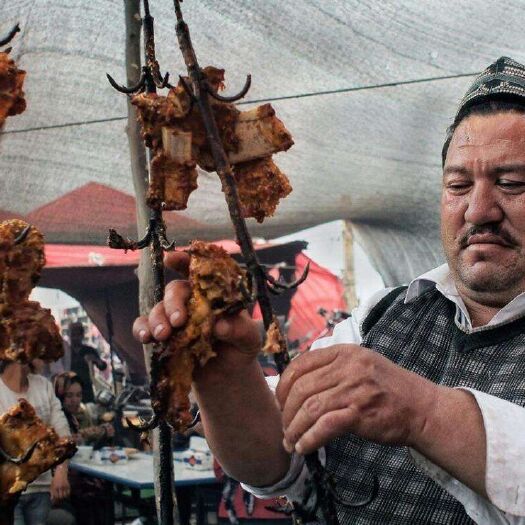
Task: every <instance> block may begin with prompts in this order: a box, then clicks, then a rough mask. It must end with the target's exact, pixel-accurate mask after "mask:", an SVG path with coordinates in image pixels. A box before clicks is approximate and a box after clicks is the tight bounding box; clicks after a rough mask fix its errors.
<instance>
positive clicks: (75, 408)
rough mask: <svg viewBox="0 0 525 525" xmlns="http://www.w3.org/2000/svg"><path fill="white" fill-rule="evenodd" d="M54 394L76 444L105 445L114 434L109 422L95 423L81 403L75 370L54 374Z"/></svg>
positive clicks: (78, 380) (79, 381)
mask: <svg viewBox="0 0 525 525" xmlns="http://www.w3.org/2000/svg"><path fill="white" fill-rule="evenodd" d="M53 382H54V385H55V394H56V396H57V397H58V399H60V402H61V403H62V408H63V409H64V413H65V415H66V418H67V421H68V423H69V428H70V429H71V433H72V435H73V439H75V441H76V443H77V445H94V444H97V445H106V444H108V442H109V441H110V440H111V439H112V438H113V437H114V436H115V429H114V427H113V425H112V424H111V423H102V424H96V423H95V422H94V421H93V417H92V416H91V414H90V412H89V410H88V409H87V408H86V406H85V405H84V404H83V403H82V392H83V385H82V380H81V379H80V377H79V376H78V375H77V374H75V372H64V373H62V374H58V375H56V376H55V378H54V380H53Z"/></svg>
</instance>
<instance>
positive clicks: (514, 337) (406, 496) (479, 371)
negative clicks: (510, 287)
mask: <svg viewBox="0 0 525 525" xmlns="http://www.w3.org/2000/svg"><path fill="white" fill-rule="evenodd" d="M405 290H406V289H405V288H402V289H400V288H398V289H396V290H394V291H393V292H391V293H390V294H388V295H387V296H386V297H385V298H384V299H383V300H382V301H380V302H379V303H378V304H377V305H376V306H375V307H374V308H373V309H372V311H371V312H370V314H369V315H368V316H367V318H366V319H365V321H364V323H363V326H362V333H363V334H364V338H363V343H362V344H363V346H366V347H368V348H373V349H374V350H376V351H377V352H379V353H380V354H382V355H384V356H386V357H388V358H389V359H390V360H391V361H393V362H395V363H397V364H398V365H400V366H402V367H404V368H407V369H409V370H412V371H414V372H416V373H418V374H420V375H421V376H423V377H426V378H428V379H430V380H431V381H434V382H435V383H439V384H442V385H447V386H450V387H457V386H464V387H471V388H474V389H476V390H480V391H482V392H486V393H488V394H492V395H494V396H497V397H500V398H503V399H507V400H508V401H511V402H513V403H516V404H518V405H521V406H525V317H522V318H520V319H517V320H515V321H512V322H510V323H507V324H505V325H503V326H500V327H497V328H493V329H487V330H483V331H480V332H476V333H474V334H471V335H468V334H465V333H464V332H462V331H461V330H460V329H459V328H457V326H456V324H455V322H454V315H455V310H456V307H455V305H454V304H453V303H452V302H451V301H449V300H448V299H446V298H445V297H443V295H441V293H439V292H438V291H437V290H435V288H433V289H431V290H429V291H428V292H426V293H424V294H423V295H421V296H420V297H418V298H417V299H415V300H414V301H412V302H410V303H409V304H406V305H405V304H404V302H403V301H404V298H405V293H404V291H405ZM402 292H403V293H402ZM326 451H327V468H328V470H329V472H330V473H331V474H332V475H333V476H334V477H335V479H336V481H337V488H338V492H339V493H340V495H341V496H343V497H344V498H345V499H347V500H352V499H353V500H356V499H361V498H363V497H366V496H367V495H368V494H370V491H371V488H372V479H373V478H372V475H373V474H375V475H376V476H378V478H379V484H380V488H379V494H378V496H377V498H376V499H375V500H374V501H373V502H372V503H371V504H369V505H368V506H366V507H362V508H349V507H344V506H341V505H337V512H338V517H339V521H340V524H341V525H349V524H352V525H361V524H367V525H368V524H374V525H376V524H381V525H382V524H393V525H396V524H397V525H423V524H443V525H460V524H461V525H463V524H472V523H473V521H472V520H471V519H470V518H469V517H468V516H467V514H466V513H465V511H464V509H463V506H462V505H461V504H460V503H459V502H458V501H456V500H455V499H454V498H452V496H450V495H449V494H448V493H447V492H445V491H444V490H442V489H441V488H440V487H439V486H438V485H437V483H435V482H434V481H432V480H431V479H430V478H428V477H427V476H426V475H425V474H423V473H422V472H421V471H420V470H419V469H418V468H417V467H416V466H415V464H414V462H413V461H412V459H411V458H410V455H409V452H408V450H407V448H406V447H395V446H384V445H376V444H374V443H370V442H368V441H365V440H362V439H360V438H357V437H355V436H353V435H351V434H350V435H347V436H344V437H341V438H338V439H336V440H334V441H332V442H331V443H330V444H329V445H328V446H327V449H326ZM321 522H322V519H321Z"/></svg>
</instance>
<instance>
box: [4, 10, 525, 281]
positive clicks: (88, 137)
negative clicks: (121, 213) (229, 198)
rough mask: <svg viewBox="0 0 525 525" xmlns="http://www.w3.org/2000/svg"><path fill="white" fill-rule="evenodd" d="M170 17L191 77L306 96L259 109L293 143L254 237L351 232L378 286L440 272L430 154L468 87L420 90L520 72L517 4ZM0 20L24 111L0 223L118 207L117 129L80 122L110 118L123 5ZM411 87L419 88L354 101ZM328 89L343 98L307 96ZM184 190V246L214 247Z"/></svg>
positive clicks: (163, 46)
mask: <svg viewBox="0 0 525 525" xmlns="http://www.w3.org/2000/svg"><path fill="white" fill-rule="evenodd" d="M150 5H151V10H152V14H153V16H154V17H155V19H156V35H157V50H158V57H159V60H160V63H161V68H162V70H166V69H168V70H169V71H170V72H171V73H172V76H173V77H175V78H176V75H177V74H178V73H181V72H183V71H184V70H183V64H182V61H181V57H180V54H179V52H178V47H177V43H176V39H175V34H174V15H173V12H172V5H173V4H172V2H171V0H151V1H150ZM183 9H184V12H185V15H186V19H187V21H188V23H189V25H190V29H191V32H192V37H193V42H194V44H195V47H196V50H197V53H198V55H199V58H200V61H201V64H202V65H203V66H204V65H207V64H214V65H218V66H222V67H224V68H225V69H226V71H227V92H233V91H236V90H238V89H239V88H240V87H241V86H242V84H243V82H244V74H246V73H248V72H250V73H252V75H253V87H252V90H251V92H250V93H249V94H248V97H247V99H246V100H247V101H250V100H260V99H264V100H267V99H272V98H280V97H288V96H292V97H293V96H299V95H303V94H308V93H318V94H317V95H316V96H309V97H295V98H288V99H284V100H276V101H274V102H272V103H273V105H274V107H275V108H276V110H277V112H278V115H279V116H280V117H281V118H282V119H283V120H284V122H285V123H286V125H287V126H288V128H289V129H290V131H291V132H292V134H293V135H294V138H295V141H296V145H295V146H294V147H293V148H292V149H291V150H290V151H289V152H288V153H285V154H280V155H278V156H277V158H276V160H277V163H278V164H279V165H280V167H281V168H282V169H283V170H284V171H285V172H286V173H287V174H288V175H289V177H290V179H291V182H292V185H293V186H294V192H293V193H292V195H291V196H290V197H289V198H287V199H286V201H285V202H283V203H282V205H281V206H280V208H279V209H278V213H277V215H276V216H275V217H274V218H273V219H270V220H267V222H266V223H265V224H264V225H263V226H261V227H258V226H257V227H255V224H253V226H254V228H253V231H254V232H256V233H257V234H261V235H265V236H268V237H272V236H275V235H278V234H284V233H288V232H292V231H295V230H298V229H300V228H304V227H307V226H311V225H314V224H319V223H321V222H325V221H329V220H333V219H338V218H342V219H351V220H352V221H354V224H355V226H356V230H357V234H358V237H359V238H360V239H361V241H362V242H363V244H364V245H365V248H366V249H367V250H368V251H369V253H370V254H371V255H372V257H373V260H374V262H375V264H376V266H377V268H378V269H379V271H380V272H381V273H382V275H383V277H384V278H385V281H386V282H387V283H388V284H391V283H396V282H401V281H406V280H407V279H408V278H409V277H410V276H413V275H414V274H415V273H418V272H421V271H424V270H426V269H427V268H429V267H431V266H433V265H434V264H436V263H437V262H439V261H440V260H441V250H440V244H439V235H438V199H439V189H440V149H441V144H442V139H443V136H444V131H445V128H446V126H447V125H448V124H449V123H450V120H451V118H452V116H453V114H454V112H455V106H456V104H457V101H458V100H459V99H460V98H461V95H462V93H463V92H464V90H465V89H466V87H467V85H468V83H469V82H470V80H471V79H470V78H469V77H461V78H448V79H440V80H436V79H435V78H436V77H446V76H454V75H461V74H466V73H472V72H476V71H479V70H481V69H482V68H483V67H485V66H486V65H488V64H489V63H490V62H491V61H493V60H494V59H495V58H497V57H498V56H500V55H504V54H505V55H509V56H512V57H514V58H516V59H517V60H521V61H522V60H523V59H525V37H524V36H523V35H524V33H523V21H524V20H525V3H523V2H521V1H511V0H502V1H500V2H486V1H484V0H464V1H458V0H454V1H453V0H447V1H442V2H435V1H430V0H424V1H423V0H413V1H408V0H404V1H401V0H398V1H389V2H382V1H377V0H376V1H370V0H369V1H355V0H353V1H342V0H336V1H332V0H330V1H313V0H311V1H308V0H297V1H294V0H292V1H286V2H285V1H282V0H199V1H197V0H186V1H185V2H184V3H183ZM0 20H1V23H0V30H2V32H4V33H5V32H7V30H8V29H9V28H10V27H11V25H12V24H14V22H16V21H19V22H20V23H21V26H22V32H21V34H20V35H19V36H18V37H17V38H16V39H15V41H14V49H13V56H14V57H15V58H17V59H18V60H19V61H20V64H21V67H23V68H24V69H26V70H27V72H28V74H27V81H26V93H27V100H28V109H27V111H26V112H25V113H24V114H23V115H21V116H19V117H15V118H12V119H10V120H9V122H8V124H7V127H6V134H5V135H4V136H3V137H2V140H1V143H0V147H1V155H0V183H1V191H0V209H8V210H11V211H15V212H19V213H24V214H25V213H28V212H30V211H32V210H34V209H35V208H37V207H39V206H42V205H44V204H46V203H48V202H49V201H51V200H53V199H56V198H59V197H61V196H62V195H64V194H65V193H67V192H69V191H71V190H73V189H75V188H78V187H79V186H82V185H84V184H86V183H88V182H90V181H97V182H99V183H103V184H107V185H109V186H112V187H114V188H115V189H117V190H120V191H124V192H126V193H132V184H131V175H130V169H129V157H128V146H127V140H126V137H125V134H124V125H125V120H114V121H110V122H93V121H99V120H105V119H111V118H115V119H119V118H123V117H125V114H126V107H125V98H124V96H123V95H120V94H118V93H116V92H115V91H113V90H112V89H111V88H110V86H109V85H108V83H107V81H106V79H105V73H106V72H110V73H111V74H112V75H113V76H114V77H115V78H116V79H118V80H119V81H123V80H124V78H125V72H124V52H123V49H124V39H123V35H124V21H123V3H122V2H121V1H109V0H103V1H101V0H90V1H85V0H84V1H80V0H58V1H57V0H53V1H52V2H51V1H48V0H2V1H0ZM424 79H434V80H425V81H421V82H415V83H410V84H403V85H397V86H390V87H378V88H374V89H359V88H364V87H367V86H376V85H378V84H385V83H393V82H407V81H413V80H414V81H418V80H424ZM344 89H357V90H355V91H347V92H343V93H334V94H319V93H320V92H323V91H332V90H344ZM35 128H39V129H36V130H35ZM24 130H26V131H24ZM28 130H33V131H28ZM15 131H16V133H15ZM199 185H200V188H199V190H198V191H197V192H195V193H194V194H193V196H192V197H191V199H190V206H189V209H188V210H187V212H184V213H185V214H186V215H187V216H189V217H191V218H193V219H195V220H197V221H199V222H200V223H204V224H206V225H207V226H205V227H203V228H202V229H200V230H199V229H198V228H197V229H196V230H195V231H194V232H191V233H192V234H193V235H195V237H198V236H206V237H210V236H215V237H225V236H229V235H230V234H231V229H230V226H229V222H228V218H227V214H226V209H225V205H224V201H223V197H222V194H221V192H220V187H219V183H218V180H217V177H216V176H215V175H214V174H201V175H200V178H199ZM92 205H93V209H96V203H92ZM108 226H109V225H108ZM171 233H172V235H173V236H175V237H176V236H177V232H171ZM181 235H182V234H181ZM184 236H186V235H184ZM78 241H79V242H82V239H78Z"/></svg>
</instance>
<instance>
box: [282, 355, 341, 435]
mask: <svg viewBox="0 0 525 525" xmlns="http://www.w3.org/2000/svg"><path fill="white" fill-rule="evenodd" d="M339 372H340V370H337V369H336V368H334V367H333V366H332V367H331V366H328V365H326V366H323V367H322V368H319V369H317V370H314V371H313V372H309V373H308V374H305V375H303V376H301V377H299V378H298V379H297V381H295V383H294V386H293V388H292V389H291V390H290V392H289V394H288V397H287V398H286V399H283V400H282V401H283V402H282V403H281V407H282V420H283V426H284V428H285V429H286V428H288V426H289V425H290V423H291V422H292V420H293V419H294V418H295V416H296V415H297V412H298V411H299V410H301V409H309V408H310V404H311V403H313V401H312V400H313V399H315V397H316V396H317V395H319V394H321V393H322V394H323V395H324V394H325V392H326V391H328V390H331V389H332V388H334V387H335V386H337V384H338V383H339V380H340V379H341V377H340V373H339ZM280 401H281V400H279V402H280ZM311 408H312V409H314V408H315V407H313V406H312V407H311ZM317 417H318V416H317Z"/></svg>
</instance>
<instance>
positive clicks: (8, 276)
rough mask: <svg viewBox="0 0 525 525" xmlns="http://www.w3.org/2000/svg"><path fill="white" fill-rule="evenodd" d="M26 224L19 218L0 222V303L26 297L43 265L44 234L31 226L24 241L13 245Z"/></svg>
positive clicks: (13, 301)
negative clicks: (0, 240)
mask: <svg viewBox="0 0 525 525" xmlns="http://www.w3.org/2000/svg"><path fill="white" fill-rule="evenodd" d="M28 226H29V224H27V223H26V222H24V221H22V220H19V219H11V220H8V221H4V222H2V223H0V239H2V243H1V244H0V248H1V249H2V253H1V254H0V260H2V261H3V262H0V270H2V273H1V274H0V304H2V303H3V304H14V303H19V302H21V301H25V300H27V299H28V298H29V294H30V293H31V290H32V289H33V288H34V287H35V285H36V283H37V282H38V280H39V279H40V275H41V273H42V268H43V267H44V264H45V255H44V237H43V235H42V234H41V233H40V232H39V231H38V230H37V229H36V228H35V227H34V226H32V227H31V228H30V230H29V232H28V234H27V236H26V237H25V239H24V241H23V242H21V243H19V244H15V243H14V239H15V238H16V237H18V236H19V235H20V234H21V233H22V232H23V231H24V229H25V228H27V227H28Z"/></svg>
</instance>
